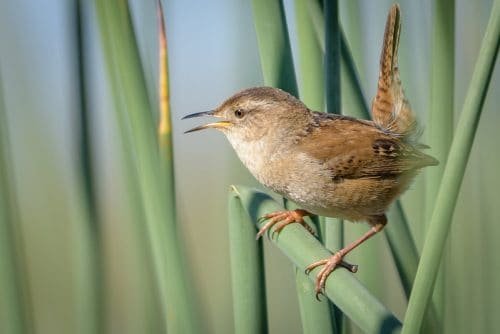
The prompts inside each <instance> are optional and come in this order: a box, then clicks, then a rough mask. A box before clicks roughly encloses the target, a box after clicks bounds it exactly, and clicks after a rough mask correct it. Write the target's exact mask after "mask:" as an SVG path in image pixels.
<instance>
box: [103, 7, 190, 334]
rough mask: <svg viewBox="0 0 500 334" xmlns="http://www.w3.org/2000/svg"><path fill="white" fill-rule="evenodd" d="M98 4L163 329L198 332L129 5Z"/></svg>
mask: <svg viewBox="0 0 500 334" xmlns="http://www.w3.org/2000/svg"><path fill="white" fill-rule="evenodd" d="M96 8H97V12H98V17H99V21H100V24H101V29H102V35H103V45H104V48H105V51H106V52H105V56H106V60H107V64H108V67H109V68H110V76H111V77H112V83H113V85H112V88H113V93H114V96H115V99H116V101H117V102H120V101H121V104H120V106H121V107H122V108H120V109H119V110H118V113H119V114H121V115H120V116H119V117H118V119H120V120H121V122H122V124H120V127H122V128H123V129H129V131H130V134H131V140H130V143H131V145H132V147H130V148H129V149H130V150H131V152H133V155H134V157H135V160H134V162H135V167H136V169H137V176H138V178H137V179H138V181H139V182H138V183H139V189H140V193H141V200H142V205H143V207H144V212H145V216H146V220H145V224H146V227H147V233H148V238H149V245H150V247H151V256H152V259H153V264H154V265H153V269H154V273H155V279H156V286H157V291H158V296H159V301H160V307H161V314H162V315H163V320H164V327H165V328H166V330H167V331H168V332H170V333H198V332H199V327H198V326H199V325H198V318H197V314H196V310H195V308H194V302H193V298H192V296H191V291H190V289H189V283H190V282H189V280H188V279H187V275H186V272H185V268H184V263H183V256H182V253H181V246H180V241H179V237H178V235H177V229H176V225H175V212H173V211H169V207H173V205H172V204H171V202H172V201H173V200H174V199H173V198H172V192H168V191H167V190H166V189H165V187H164V186H161V184H163V180H164V178H163V176H162V174H161V173H162V171H161V165H160V156H159V152H158V142H157V131H156V129H155V128H156V126H155V124H154V122H153V116H152V111H151V106H150V105H149V100H148V93H147V91H146V85H145V81H144V75H143V73H142V67H141V63H140V59H139V53H138V50H137V44H136V41H135V36H134V32H133V28H132V24H131V20H130V16H129V10H128V6H127V3H126V2H122V1H104V0H96ZM158 184H160V186H158ZM167 203H170V204H167Z"/></svg>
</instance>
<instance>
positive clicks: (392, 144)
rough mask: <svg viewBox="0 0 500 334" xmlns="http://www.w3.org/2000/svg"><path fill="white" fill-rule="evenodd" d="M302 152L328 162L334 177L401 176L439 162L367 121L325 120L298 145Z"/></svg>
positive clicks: (340, 118)
mask: <svg viewBox="0 0 500 334" xmlns="http://www.w3.org/2000/svg"><path fill="white" fill-rule="evenodd" d="M298 151H299V152H303V153H305V154H308V155H309V156H311V157H313V158H315V159H318V160H319V161H321V162H323V163H325V164H326V165H327V166H328V168H329V169H331V171H332V177H339V178H364V177H382V176H386V175H399V174H401V173H404V172H406V171H410V170H415V169H419V168H422V167H425V166H429V165H433V164H436V163H437V161H436V160H435V159H434V158H432V157H430V156H428V155H426V154H424V153H422V152H420V151H419V150H417V149H416V148H414V147H413V146H411V145H409V144H405V143H403V142H401V141H400V140H399V139H398V138H396V137H394V136H391V135H389V134H387V133H384V132H383V131H381V130H380V129H378V128H376V127H374V126H372V125H370V124H369V123H367V122H359V121H357V120H351V119H348V118H342V117H339V118H336V119H330V120H323V121H322V122H321V125H320V126H318V127H316V128H314V129H313V130H312V131H311V133H310V134H309V135H308V136H307V137H304V138H303V140H302V141H300V142H299V143H298Z"/></svg>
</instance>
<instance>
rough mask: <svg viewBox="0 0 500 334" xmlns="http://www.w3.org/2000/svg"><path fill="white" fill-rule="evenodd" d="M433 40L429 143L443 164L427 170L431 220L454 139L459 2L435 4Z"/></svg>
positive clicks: (431, 149) (427, 205) (427, 215)
mask: <svg viewBox="0 0 500 334" xmlns="http://www.w3.org/2000/svg"><path fill="white" fill-rule="evenodd" d="M432 37H433V39H432V62H431V64H432V70H431V80H432V81H431V86H430V87H431V110H430V113H429V117H428V118H429V121H428V122H427V138H428V140H427V143H428V144H429V146H430V147H431V148H430V150H429V153H430V154H431V155H432V156H434V157H435V158H436V159H438V160H439V161H440V164H439V165H438V166H436V167H434V168H429V170H428V171H427V184H426V196H425V198H426V212H427V214H426V217H427V219H429V218H430V217H431V214H432V210H433V208H434V203H435V200H436V195H437V192H438V190H439V184H440V183H441V178H442V176H443V172H444V168H445V166H446V157H447V156H448V150H449V149H450V145H451V141H452V138H453V110H454V108H453V95H454V94H453V91H454V88H455V87H454V77H455V61H454V59H455V43H454V41H455V0H439V1H435V2H434V19H433V33H432Z"/></svg>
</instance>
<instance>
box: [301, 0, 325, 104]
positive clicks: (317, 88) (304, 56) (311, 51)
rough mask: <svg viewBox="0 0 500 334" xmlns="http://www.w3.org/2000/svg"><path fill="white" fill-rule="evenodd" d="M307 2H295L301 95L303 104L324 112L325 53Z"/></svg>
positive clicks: (304, 0) (303, 0) (305, 0)
mask: <svg viewBox="0 0 500 334" xmlns="http://www.w3.org/2000/svg"><path fill="white" fill-rule="evenodd" d="M307 2H309V0H295V15H296V25H297V38H298V49H299V50H298V51H299V70H300V81H299V93H300V99H301V100H302V102H304V103H305V104H306V105H307V106H308V107H309V108H310V109H312V110H318V111H322V110H324V104H325V89H324V83H325V75H324V71H323V52H322V51H321V48H320V46H319V41H318V39H317V38H316V33H315V31H314V26H313V23H312V21H311V16H310V15H309V13H308V10H307V7H308V5H307Z"/></svg>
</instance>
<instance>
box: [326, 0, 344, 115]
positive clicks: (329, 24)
mask: <svg viewBox="0 0 500 334" xmlns="http://www.w3.org/2000/svg"><path fill="white" fill-rule="evenodd" d="M324 15H325V79H326V84H325V88H326V94H325V95H326V111H327V112H328V113H333V114H340V113H341V112H340V111H341V109H340V106H341V103H340V24H339V4H338V1H337V0H331V1H325V2H324Z"/></svg>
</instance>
